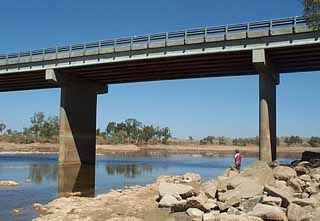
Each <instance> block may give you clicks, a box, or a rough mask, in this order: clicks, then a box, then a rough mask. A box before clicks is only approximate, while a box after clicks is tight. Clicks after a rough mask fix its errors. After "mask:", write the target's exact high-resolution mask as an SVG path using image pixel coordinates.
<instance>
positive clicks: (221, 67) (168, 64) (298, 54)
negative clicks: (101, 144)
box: [0, 44, 320, 92]
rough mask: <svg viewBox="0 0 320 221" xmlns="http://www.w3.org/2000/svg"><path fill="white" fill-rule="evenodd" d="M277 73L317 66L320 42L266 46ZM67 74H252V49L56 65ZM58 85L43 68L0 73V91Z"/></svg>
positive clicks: (134, 77) (137, 78)
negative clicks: (91, 63)
mask: <svg viewBox="0 0 320 221" xmlns="http://www.w3.org/2000/svg"><path fill="white" fill-rule="evenodd" d="M266 55H267V58H268V62H270V63H272V64H273V67H274V68H275V69H276V70H277V71H278V72H279V73H292V72H307V71H316V70H319V69H320V45H319V44H313V45H308V46H306V45H304V46H290V47H281V48H272V49H266ZM59 72H60V73H63V74H65V75H68V76H76V77H78V78H82V79H86V80H90V81H94V82H97V83H103V84H120V83H133V82H145V81H158V80H175V79H188V78H204V77H224V76H243V75H254V74H257V71H256V69H255V67H254V65H253V64H252V50H243V51H236V52H222V53H212V54H200V55H185V56H177V57H165V58H155V59H147V60H135V61H124V62H116V63H107V64H95V65H86V66H79V67H69V68H64V69H63V68H62V69H59ZM55 87H59V86H58V85H56V84H52V83H51V82H48V81H47V80H46V79H45V70H43V71H32V69H31V70H29V71H28V72H16V73H10V74H0V92H1V91H18V90H28V89H43V88H55Z"/></svg>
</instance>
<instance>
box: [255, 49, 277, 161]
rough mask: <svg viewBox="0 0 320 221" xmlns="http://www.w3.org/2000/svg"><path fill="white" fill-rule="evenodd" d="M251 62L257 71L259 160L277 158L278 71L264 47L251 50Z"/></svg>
mask: <svg viewBox="0 0 320 221" xmlns="http://www.w3.org/2000/svg"><path fill="white" fill-rule="evenodd" d="M252 59H253V64H254V65H255V67H256V70H257V71H258V73H259V160H264V161H272V160H276V158H277V133H276V85H278V84H279V83H280V80H279V73H277V72H276V71H275V70H274V68H273V67H272V65H271V64H270V63H269V62H268V60H267V56H266V53H265V50H264V49H257V50H253V54H252Z"/></svg>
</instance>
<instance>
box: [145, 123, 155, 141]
mask: <svg viewBox="0 0 320 221" xmlns="http://www.w3.org/2000/svg"><path fill="white" fill-rule="evenodd" d="M142 136H143V140H144V141H145V142H147V143H148V142H149V141H150V140H151V139H152V138H153V137H154V136H155V128H154V127H153V126H152V125H151V126H144V127H143V129H142Z"/></svg>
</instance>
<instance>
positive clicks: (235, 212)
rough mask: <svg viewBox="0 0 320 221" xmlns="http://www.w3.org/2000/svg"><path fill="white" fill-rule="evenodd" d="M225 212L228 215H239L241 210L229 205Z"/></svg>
mask: <svg viewBox="0 0 320 221" xmlns="http://www.w3.org/2000/svg"><path fill="white" fill-rule="evenodd" d="M227 214H229V215H241V211H239V210H238V209H237V208H234V207H229V209H228V211H227Z"/></svg>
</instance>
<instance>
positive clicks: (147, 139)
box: [0, 112, 320, 147]
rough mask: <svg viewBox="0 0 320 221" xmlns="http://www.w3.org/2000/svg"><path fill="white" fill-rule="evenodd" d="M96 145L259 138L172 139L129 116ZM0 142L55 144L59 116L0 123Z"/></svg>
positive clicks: (302, 142)
mask: <svg viewBox="0 0 320 221" xmlns="http://www.w3.org/2000/svg"><path fill="white" fill-rule="evenodd" d="M96 137H97V144H135V145H143V144H172V145H188V144H194V145H197V144H200V145H233V146H257V145H259V137H258V136H256V137H241V138H230V137H224V136H207V137H205V138H203V139H201V140H197V139H194V138H193V137H192V136H189V137H188V138H187V139H185V140H183V139H177V138H172V135H171V131H170V129H169V128H168V127H164V128H160V127H159V126H154V125H146V124H143V123H142V122H140V121H138V120H136V119H133V118H130V119H127V120H125V121H123V122H110V123H108V124H107V125H106V128H105V129H104V130H101V129H97V131H96ZM0 141H5V142H11V143H35V142H39V143H57V142H58V141H59V118H58V117H57V116H53V117H46V116H45V115H44V113H42V112H38V113H34V114H33V116H32V117H31V118H30V126H29V127H26V128H23V130H22V131H17V130H12V129H10V128H7V126H6V125H5V124H4V123H2V122H0ZM277 145H280V146H305V147H320V137H310V138H308V137H300V136H283V137H277Z"/></svg>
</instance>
